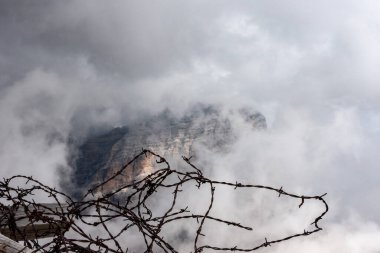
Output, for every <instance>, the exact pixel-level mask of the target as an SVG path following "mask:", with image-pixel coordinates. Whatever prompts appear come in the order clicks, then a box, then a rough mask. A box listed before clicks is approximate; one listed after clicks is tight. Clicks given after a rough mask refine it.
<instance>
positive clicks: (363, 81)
mask: <svg viewBox="0 0 380 253" xmlns="http://www.w3.org/2000/svg"><path fill="white" fill-rule="evenodd" d="M379 9H380V5H379V4H378V3H375V2H373V1H361V2H360V3H359V2H357V1H334V2H331V1H319V2H316V3H308V2H303V1H296V0H286V1H282V2H280V3H279V2H275V1H255V2H246V1H234V2H230V1H218V2H215V1H197V0H196V1H191V2H188V1H166V2H165V3H160V4H158V3H148V2H143V1H113V2H100V1H74V0H72V1H68V2H65V3H61V2H52V1H39V2H29V1H20V2H15V1H1V2H0V14H1V15H0V33H1V39H0V118H1V123H0V140H1V143H0V161H1V173H2V175H3V176H5V177H8V176H10V175H12V174H18V173H26V174H31V175H34V176H36V177H38V178H40V179H42V180H45V181H47V182H52V183H53V184H58V178H57V176H56V175H57V171H60V170H64V171H70V168H69V165H68V164H67V149H68V147H67V143H68V141H69V138H70V137H73V136H75V137H76V138H80V137H84V136H86V134H87V133H88V132H89V131H92V130H93V129H94V128H106V127H112V126H116V125H122V124H125V123H127V122H130V121H133V120H136V119H138V118H141V117H144V115H147V114H155V113H158V112H160V111H162V110H163V109H165V108H171V109H172V110H173V111H174V112H175V113H177V114H181V113H182V112H184V111H186V110H187V109H188V108H190V107H191V106H192V105H194V104H196V103H198V102H203V103H216V104H224V106H225V107H227V108H236V107H240V106H250V107H253V108H255V109H257V110H258V111H260V112H262V113H263V114H264V115H265V116H266V118H267V121H268V125H269V129H268V130H267V131H265V132H259V133H250V132H248V131H245V130H242V131H240V133H241V138H240V139H238V141H237V143H236V144H235V146H234V150H233V152H231V153H230V154H228V155H226V156H225V157H217V155H215V157H213V162H212V164H213V166H214V167H215V168H217V167H223V164H226V163H227V162H228V163H227V164H229V165H230V167H232V168H234V169H233V171H232V172H231V171H230V170H222V171H220V172H223V173H219V174H218V173H216V174H215V176H217V177H223V176H225V177H228V178H236V179H238V178H239V177H240V178H242V179H247V178H248V179H251V180H253V181H255V182H256V181H257V180H259V181H261V182H265V183H268V184H275V185H278V186H281V185H284V187H286V188H291V189H293V190H294V191H300V192H304V191H307V192H310V193H315V192H317V193H323V192H325V191H327V192H328V193H329V195H328V196H329V201H331V203H332V212H331V216H330V218H329V219H328V221H326V222H325V224H330V225H328V228H327V229H326V232H323V233H324V234H321V235H320V236H316V237H314V238H313V239H310V240H308V238H307V239H306V240H304V241H303V240H302V241H296V242H295V243H294V244H293V243H292V244H289V245H287V244H285V245H284V247H283V248H282V247H280V248H279V249H281V250H282V252H285V250H289V252H293V251H294V250H298V249H299V248H295V247H297V246H298V247H304V248H305V249H308V250H310V251H312V250H311V249H314V251H317V250H318V251H327V252H329V251H336V248H335V247H338V246H339V247H340V249H342V248H344V247H345V248H344V249H345V250H346V251H347V252H378V251H379V249H378V248H376V247H377V246H376V245H375V244H372V241H373V238H374V236H378V233H379V232H378V231H379V229H378V226H379V222H380V220H379V218H378V215H377V214H378V213H379V211H380V205H379V204H377V202H376V198H377V195H378V193H379V192H380V189H379V187H378V182H379V179H380V178H379V173H378V172H377V166H378V164H379V162H380V161H379V159H378V155H377V154H376V151H377V150H379V148H380V147H379V146H380V142H379V137H380V135H379V134H380V132H379V127H378V125H379V118H380V113H379V109H380V108H379V107H380V103H379V99H378V98H379V97H380V88H379V87H380V86H379V85H378V80H379V79H380V76H379V72H378V70H377V66H379V65H380V33H379V27H380V19H379V18H378V17H377V16H378V15H377V13H378V12H379ZM235 123H236V124H239V122H238V121H237V122H235ZM214 158H215V160H214ZM352 217H353V218H352ZM346 218H347V219H352V220H353V221H352V223H353V224H354V225H352V224H351V223H349V224H348V223H346V222H345V221H344V220H345V219H346ZM334 242H335V243H334ZM276 250H277V249H276Z"/></svg>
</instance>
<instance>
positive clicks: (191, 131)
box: [72, 106, 266, 197]
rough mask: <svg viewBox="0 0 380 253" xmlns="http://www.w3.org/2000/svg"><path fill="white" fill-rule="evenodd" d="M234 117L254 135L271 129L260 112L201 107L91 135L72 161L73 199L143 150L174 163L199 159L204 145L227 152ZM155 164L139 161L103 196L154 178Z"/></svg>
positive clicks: (110, 186) (110, 174)
mask: <svg viewBox="0 0 380 253" xmlns="http://www.w3.org/2000/svg"><path fill="white" fill-rule="evenodd" d="M233 117H235V118H236V117H238V119H240V120H241V121H242V122H245V123H246V124H249V125H251V126H252V130H258V129H265V128H266V120H265V117H264V116H263V115H262V114H260V113H258V112H255V111H250V110H248V109H241V110H238V111H236V112H229V113H227V114H226V113H223V112H222V111H221V110H220V109H218V108H217V107H214V106H198V107H196V108H194V109H193V110H191V111H190V112H188V113H187V114H185V116H183V117H176V116H175V115H173V114H172V113H171V112H170V111H168V110H167V111H164V112H162V113H160V114H158V115H156V116H152V117H150V118H146V119H144V120H141V121H140V122H136V123H133V124H130V125H126V126H123V127H117V128H114V129H111V130H110V131H108V132H105V133H102V134H98V135H95V136H90V137H89V138H87V139H86V140H85V141H84V142H83V143H82V144H81V145H80V146H79V147H78V148H77V152H76V155H75V156H72V163H73V167H74V172H73V176H72V181H73V183H74V189H76V190H75V191H74V192H73V195H74V196H77V197H78V196H80V195H81V194H82V193H83V190H84V189H87V188H88V187H89V186H90V185H91V184H94V183H97V182H100V181H103V180H104V179H106V178H109V177H110V176H112V175H113V173H115V172H116V171H118V170H119V169H120V168H121V167H122V166H123V165H124V164H126V163H127V162H128V161H130V160H132V158H133V157H134V156H135V155H136V154H138V153H139V152H141V150H142V149H143V148H144V149H150V150H152V151H154V152H156V153H158V154H160V155H162V156H163V157H165V158H167V159H168V160H169V161H170V162H171V164H172V162H175V161H176V159H175V158H179V157H181V156H186V157H189V156H192V155H194V154H195V153H196V149H197V147H199V146H202V147H204V148H206V149H208V150H210V151H212V152H222V151H225V150H227V149H228V147H229V145H230V144H231V143H233V141H234V139H235V134H234V131H235V130H236V129H234V126H233V125H232V118H233ZM154 164H155V160H153V159H152V158H151V157H147V158H144V159H141V160H139V161H138V162H137V163H136V164H133V166H130V168H127V170H126V173H124V175H123V176H122V177H117V178H115V179H113V180H112V181H111V182H110V183H108V184H107V185H105V186H104V187H103V189H102V191H109V190H111V189H115V187H118V186H120V185H122V184H125V183H128V182H131V181H132V180H133V179H134V178H136V177H139V176H141V175H144V174H146V173H149V172H150V171H151V170H152V169H153V166H154Z"/></svg>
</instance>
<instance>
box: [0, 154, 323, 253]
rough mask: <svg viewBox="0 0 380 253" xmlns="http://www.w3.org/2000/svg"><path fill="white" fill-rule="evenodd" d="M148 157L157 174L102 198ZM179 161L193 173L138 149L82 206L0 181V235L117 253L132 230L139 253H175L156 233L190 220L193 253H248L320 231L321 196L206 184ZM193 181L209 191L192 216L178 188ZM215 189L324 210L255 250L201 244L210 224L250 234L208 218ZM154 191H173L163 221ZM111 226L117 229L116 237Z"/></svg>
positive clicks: (52, 248) (60, 248) (17, 180)
mask: <svg viewBox="0 0 380 253" xmlns="http://www.w3.org/2000/svg"><path fill="white" fill-rule="evenodd" d="M147 156H152V157H153V158H155V159H156V163H157V164H159V165H161V166H162V165H163V168H160V169H157V170H155V171H153V172H152V173H150V174H149V175H146V176H144V177H143V178H140V179H137V180H135V181H132V182H130V183H125V184H123V185H121V186H120V187H117V188H116V189H113V190H112V191H109V192H102V188H103V186H105V185H106V184H108V183H109V182H111V181H112V180H113V179H115V178H116V177H118V176H120V175H123V173H124V172H125V170H127V169H128V166H130V165H132V164H133V163H134V162H135V161H137V160H138V159H140V158H143V157H147ZM182 158H183V160H184V161H185V162H186V163H187V164H188V165H189V166H190V167H191V168H192V170H191V171H182V170H181V171H180V170H175V169H172V168H171V167H170V164H169V162H168V161H167V160H166V159H165V158H164V157H162V156H160V155H158V154H156V153H154V152H153V151H150V150H146V149H144V150H142V151H141V152H140V153H139V154H138V155H136V156H135V157H134V158H133V159H132V160H131V161H130V162H128V163H127V164H125V165H124V166H123V167H122V168H121V169H120V170H118V171H117V172H116V173H115V174H114V175H113V176H111V177H110V178H108V179H106V180H104V181H103V182H101V183H99V184H97V185H95V186H93V187H91V188H90V189H89V190H88V191H87V192H86V193H85V194H84V196H83V197H82V198H81V199H80V200H74V199H73V198H71V197H70V196H69V195H67V194H65V193H63V192H61V191H59V190H56V189H55V188H52V187H49V186H48V185H45V184H43V183H41V182H39V181H38V180H36V179H34V178H32V177H28V176H23V175H18V176H13V177H10V178H8V179H3V181H1V182H0V233H2V234H4V235H6V236H8V237H10V238H12V239H14V240H17V241H23V242H24V244H25V246H27V247H28V248H30V250H31V252H91V253H93V252H99V253H100V252H102V253H103V252H104V253H105V252H118V253H119V252H120V253H121V252H128V250H129V248H128V245H124V242H123V240H122V237H123V235H125V234H126V233H127V232H131V231H132V230H133V229H135V230H133V232H131V233H132V234H136V233H137V234H139V235H140V236H141V237H142V239H143V240H142V241H143V242H144V248H143V249H142V251H141V252H146V253H151V252H171V253H177V252H179V250H178V249H176V247H175V245H173V243H172V242H171V241H172V240H171V239H170V238H168V239H167V238H164V236H163V235H162V230H163V229H164V227H166V226H167V225H168V224H173V223H175V222H180V221H186V220H194V221H196V222H198V223H197V228H196V231H195V233H194V241H193V246H192V248H193V251H192V252H194V253H199V252H203V251H240V252H251V251H256V250H258V249H260V248H264V247H268V246H271V245H274V244H277V243H280V242H283V241H287V240H290V239H293V238H296V237H302V236H309V235H311V234H314V233H316V232H318V231H321V230H322V228H321V227H320V226H319V221H320V220H321V219H322V218H323V217H324V216H325V214H326V213H327V212H328V204H327V202H326V201H325V199H324V196H325V195H326V194H323V195H316V196H307V195H297V194H293V193H289V192H287V191H285V190H283V188H282V187H281V188H279V189H277V188H274V187H270V186H265V185H255V184H243V183H239V182H235V183H232V182H224V181H216V180H212V179H209V178H207V177H205V176H204V175H203V173H202V171H201V170H200V169H199V168H198V167H197V166H195V165H194V164H193V163H192V162H191V157H190V158H187V157H182ZM191 182H193V183H195V184H196V186H197V187H198V188H200V187H201V186H208V188H209V191H210V199H209V205H208V207H207V210H206V211H205V212H204V213H203V214H197V213H192V212H190V211H189V210H188V207H185V208H179V207H177V202H178V198H179V196H180V194H181V191H182V190H181V189H182V187H183V185H184V184H188V183H191ZM22 183H24V187H20V185H22ZM221 185H224V186H227V187H231V188H232V189H238V188H242V189H264V190H268V191H272V192H274V193H276V194H278V197H281V196H287V197H290V198H295V199H299V201H300V204H299V208H301V207H302V206H303V205H304V203H305V202H306V201H310V200H314V201H319V202H321V203H322V204H323V207H324V210H323V212H322V213H320V214H319V215H318V216H317V217H315V218H314V220H313V222H312V224H311V225H313V229H311V230H306V229H305V230H304V231H302V232H300V233H295V234H292V235H289V236H286V237H283V238H279V239H273V240H269V239H267V238H263V240H262V242H261V243H259V244H257V245H254V246H252V247H249V248H243V247H239V246H233V247H219V246H215V245H208V244H203V245H201V244H200V239H199V238H200V237H202V238H207V237H206V236H205V235H204V234H203V233H202V232H203V230H204V225H205V223H206V222H207V221H208V220H212V221H214V222H217V223H220V224H225V225H228V226H233V227H236V228H240V229H243V230H247V231H251V230H252V228H251V227H249V226H246V225H242V224H240V223H238V222H234V221H231V220H227V219H222V218H218V217H214V216H212V215H211V214H210V213H211V210H212V209H213V204H214V201H215V198H216V195H215V189H216V187H218V186H221ZM160 189H169V190H172V194H171V195H168V196H167V197H166V198H167V199H168V200H170V202H171V204H170V205H169V207H168V208H167V209H166V210H165V211H164V212H163V214H161V215H155V214H154V210H152V208H149V206H148V200H149V199H154V198H155V195H156V194H157V192H158V190H160ZM39 194H45V195H46V196H47V198H48V199H49V201H50V203H49V204H43V203H36V202H35V201H34V200H33V197H34V196H36V195H39ZM20 214H21V215H20ZM115 223H118V226H117V229H116V230H115V226H114V224H115ZM20 224H22V226H20ZM85 227H87V229H86V228H85ZM88 228H92V229H88ZM91 230H92V231H100V230H101V231H102V234H101V235H100V236H99V235H96V236H95V235H93V234H92V233H91ZM44 237H51V238H50V239H48V240H41V239H39V238H44ZM203 241H205V239H204V240H203Z"/></svg>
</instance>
